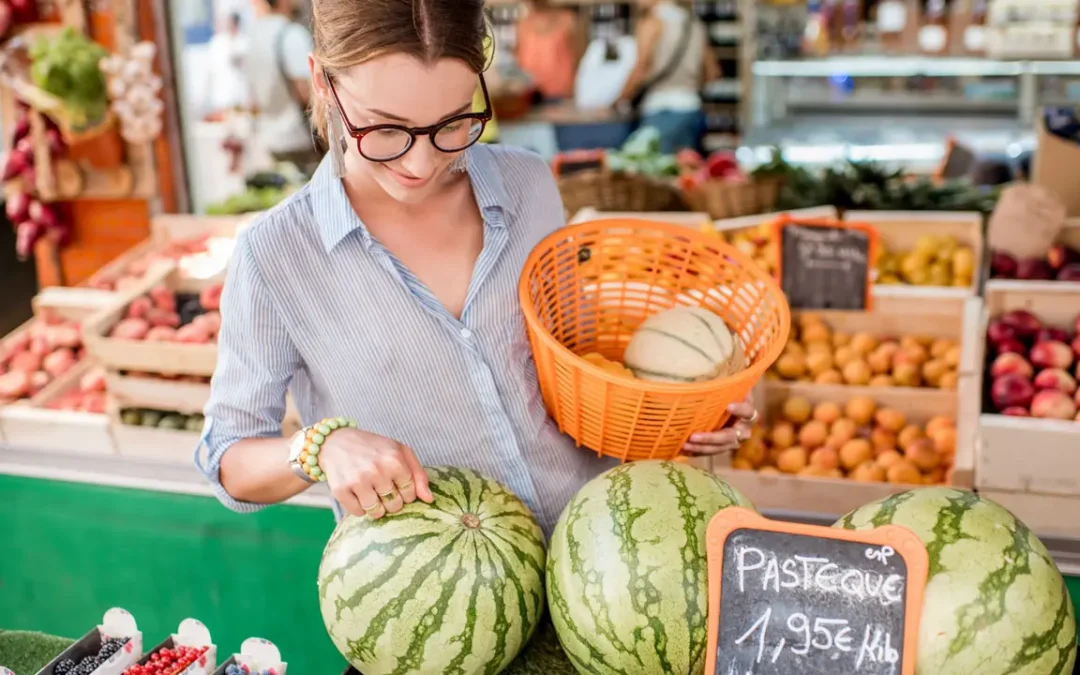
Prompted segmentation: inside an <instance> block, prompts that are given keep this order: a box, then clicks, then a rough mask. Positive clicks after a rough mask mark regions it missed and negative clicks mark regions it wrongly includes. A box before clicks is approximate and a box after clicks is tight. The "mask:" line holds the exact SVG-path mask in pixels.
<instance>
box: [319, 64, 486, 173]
mask: <svg viewBox="0 0 1080 675" xmlns="http://www.w3.org/2000/svg"><path fill="white" fill-rule="evenodd" d="M324 75H325V77H326V85H327V87H329V88H330V93H331V94H332V95H333V97H334V103H335V104H336V105H337V109H338V113H339V114H340V115H341V121H342V122H344V123H345V131H347V132H348V134H349V135H350V136H352V137H353V138H355V139H356V149H357V150H358V151H359V152H360V155H361V156H363V157H364V159H367V160H369V161H372V162H390V161H393V160H395V159H397V158H399V157H401V156H402V155H404V154H405V153H406V152H408V151H409V149H410V148H412V146H413V143H415V142H416V137H417V136H429V137H430V138H431V144H432V145H434V146H435V149H436V150H439V151H441V152H447V153H452V152H461V151H462V150H465V149H466V148H468V147H470V146H472V145H474V144H475V143H476V142H477V141H478V140H480V136H481V135H482V134H483V133H484V127H485V126H486V125H487V123H488V122H490V121H491V97H490V96H489V95H488V89H487V83H486V82H484V76H483V75H482V74H481V75H480V89H481V91H483V92H484V112H481V113H463V114H461V115H454V116H453V117H449V118H447V119H445V120H443V121H441V122H439V123H438V124H433V125H431V126H429V127H403V126H400V125H397V124H374V125H371V126H367V127H355V126H353V125H352V123H351V122H350V121H349V118H348V117H347V116H346V115H345V107H344V106H342V105H341V99H340V98H339V97H338V93H337V89H335V88H334V81H333V79H332V78H331V77H330V75H329V74H327V73H324Z"/></svg>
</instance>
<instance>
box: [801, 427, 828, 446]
mask: <svg viewBox="0 0 1080 675" xmlns="http://www.w3.org/2000/svg"><path fill="white" fill-rule="evenodd" d="M828 435H829V428H828V427H826V426H825V423H824V422H818V421H817V420H811V421H810V422H807V423H806V424H805V425H804V426H803V428H802V429H800V430H799V445H801V446H802V447H804V448H806V449H808V450H813V449H814V448H819V447H821V446H822V445H823V444H824V443H825V439H826V438H827V437H828Z"/></svg>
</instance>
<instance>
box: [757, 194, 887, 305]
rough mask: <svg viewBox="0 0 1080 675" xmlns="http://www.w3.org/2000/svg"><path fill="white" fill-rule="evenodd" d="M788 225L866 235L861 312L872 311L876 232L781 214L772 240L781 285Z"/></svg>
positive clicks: (863, 226) (864, 225) (870, 227)
mask: <svg viewBox="0 0 1080 675" xmlns="http://www.w3.org/2000/svg"><path fill="white" fill-rule="evenodd" d="M788 225H800V226H805V227H831V228H834V229H842V230H858V231H860V232H863V233H864V234H866V239H867V250H866V256H867V260H866V300H865V302H864V309H863V310H862V311H864V312H869V311H871V310H873V309H874V277H873V275H874V265H875V264H876V263H877V259H878V246H880V242H879V241H878V231H877V228H876V227H874V226H873V225H871V224H870V223H852V222H847V221H844V220H835V219H832V218H792V217H791V216H789V215H788V214H786V213H784V214H781V215H780V217H779V218H777V219H776V220H775V221H774V222H773V238H774V239H775V241H776V281H777V283H780V284H782V283H783V279H784V268H783V265H784V246H783V242H784V239H783V235H784V228H785V227H787V226H788Z"/></svg>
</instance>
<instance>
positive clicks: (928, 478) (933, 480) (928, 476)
mask: <svg viewBox="0 0 1080 675" xmlns="http://www.w3.org/2000/svg"><path fill="white" fill-rule="evenodd" d="M947 473H948V472H947V471H946V469H945V467H943V466H939V467H938V468H936V469H934V470H933V471H927V472H926V473H924V474H923V484H924V485H941V484H942V483H944V482H945V476H946V474H947Z"/></svg>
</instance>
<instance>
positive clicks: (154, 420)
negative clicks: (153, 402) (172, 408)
mask: <svg viewBox="0 0 1080 675" xmlns="http://www.w3.org/2000/svg"><path fill="white" fill-rule="evenodd" d="M162 417H164V415H163V414H162V413H159V412H158V411H156V410H144V411H143V414H142V425H143V426H144V427H156V426H157V425H159V424H161V418H162Z"/></svg>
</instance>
